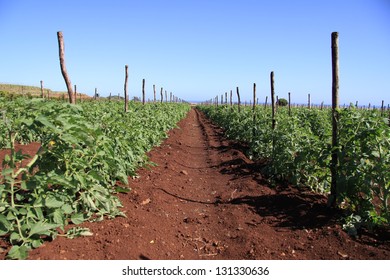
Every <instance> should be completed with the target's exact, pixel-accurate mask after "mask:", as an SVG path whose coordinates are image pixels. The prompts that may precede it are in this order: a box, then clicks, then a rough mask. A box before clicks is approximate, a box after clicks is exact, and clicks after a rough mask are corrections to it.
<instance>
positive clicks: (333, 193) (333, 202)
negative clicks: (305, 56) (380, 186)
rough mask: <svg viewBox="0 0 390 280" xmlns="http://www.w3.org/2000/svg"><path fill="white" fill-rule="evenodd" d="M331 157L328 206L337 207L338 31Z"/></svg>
mask: <svg viewBox="0 0 390 280" xmlns="http://www.w3.org/2000/svg"><path fill="white" fill-rule="evenodd" d="M331 44H332V159H331V163H330V172H331V177H332V178H331V186H330V195H329V198H328V206H329V207H333V208H335V207H337V196H338V189H337V182H338V172H337V168H338V152H339V148H338V145H339V141H338V122H339V33H338V32H333V33H332V43H331Z"/></svg>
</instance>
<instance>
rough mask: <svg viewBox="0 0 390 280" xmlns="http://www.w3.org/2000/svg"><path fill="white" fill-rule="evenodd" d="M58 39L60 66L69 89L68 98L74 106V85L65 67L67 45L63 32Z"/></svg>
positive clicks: (58, 34) (59, 33) (58, 35)
mask: <svg viewBox="0 0 390 280" xmlns="http://www.w3.org/2000/svg"><path fill="white" fill-rule="evenodd" d="M57 38H58V49H59V56H60V66H61V73H62V76H63V77H64V80H65V84H66V88H67V89H68V96H69V102H70V103H71V104H74V103H75V101H74V98H73V89H72V83H71V81H70V78H69V76H68V72H67V70H66V66H65V44H64V36H63V35H62V32H61V31H58V32H57Z"/></svg>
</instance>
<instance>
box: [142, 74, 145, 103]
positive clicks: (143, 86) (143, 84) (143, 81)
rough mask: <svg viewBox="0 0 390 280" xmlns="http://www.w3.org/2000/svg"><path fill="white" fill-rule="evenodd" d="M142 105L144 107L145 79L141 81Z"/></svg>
mask: <svg viewBox="0 0 390 280" xmlns="http://www.w3.org/2000/svg"><path fill="white" fill-rule="evenodd" d="M142 105H145V79H142Z"/></svg>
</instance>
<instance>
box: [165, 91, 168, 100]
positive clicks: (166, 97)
mask: <svg viewBox="0 0 390 280" xmlns="http://www.w3.org/2000/svg"><path fill="white" fill-rule="evenodd" d="M165 102H168V94H167V91H165Z"/></svg>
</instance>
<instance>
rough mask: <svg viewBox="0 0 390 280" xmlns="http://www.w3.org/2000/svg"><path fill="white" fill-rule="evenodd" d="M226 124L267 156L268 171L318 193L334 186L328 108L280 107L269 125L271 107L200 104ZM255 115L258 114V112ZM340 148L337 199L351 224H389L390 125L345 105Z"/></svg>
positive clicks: (376, 114)
mask: <svg viewBox="0 0 390 280" xmlns="http://www.w3.org/2000/svg"><path fill="white" fill-rule="evenodd" d="M199 108H200V109H201V110H202V111H203V112H205V113H206V115H207V116H208V117H209V118H210V119H212V120H213V121H214V122H215V123H216V124H218V125H219V126H221V127H222V128H224V129H225V132H226V135H227V136H228V137H229V138H231V139H235V140H239V141H242V142H245V143H247V144H248V146H249V152H248V153H249V156H251V157H253V158H254V159H263V160H264V159H265V160H267V165H266V167H265V170H264V171H265V172H267V173H268V174H270V176H274V177H277V178H278V179H281V180H287V181H289V182H291V183H293V184H295V185H297V186H299V185H305V186H310V187H311V188H312V189H313V190H315V191H317V192H322V193H327V192H329V190H330V181H331V173H330V161H331V153H332V145H331V143H332V124H331V110H330V109H324V110H319V109H307V108H293V109H292V113H291V115H290V114H289V113H288V109H287V108H283V107H279V108H278V112H277V114H276V121H277V125H276V128H275V129H274V130H273V129H271V124H272V119H271V108H269V107H267V108H264V107H263V106H258V107H256V109H255V111H253V110H252V108H249V107H241V110H240V111H239V110H238V108H237V107H233V108H232V107H229V106H219V107H215V106H200V107H199ZM254 114H255V116H254ZM339 114H340V120H339V124H338V126H339V132H338V138H339V147H338V158H339V162H338V170H337V172H338V179H337V190H338V197H337V199H338V203H339V205H340V206H342V207H343V208H345V209H347V210H348V212H350V213H351V215H350V216H349V218H348V219H347V220H348V221H347V224H346V225H347V227H348V228H347V229H348V230H350V232H351V233H355V232H356V229H357V227H359V226H361V225H362V224H366V225H368V226H376V225H381V226H383V225H384V226H388V225H389V223H390V209H389V202H390V127H389V123H388V121H389V120H388V118H387V117H385V116H382V114H381V112H380V111H375V110H357V109H354V108H348V109H341V110H340V112H339Z"/></svg>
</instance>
